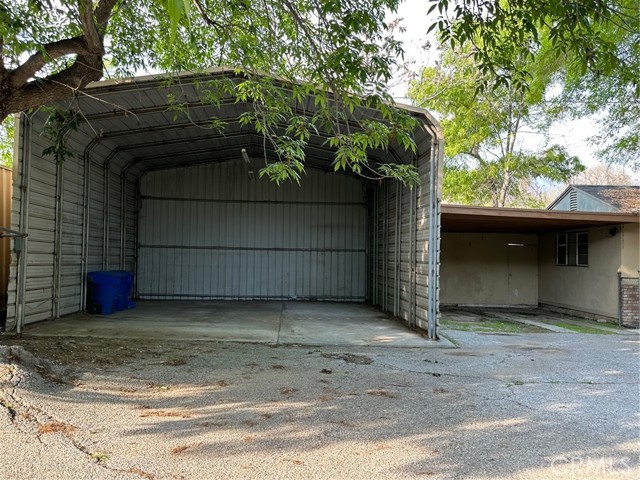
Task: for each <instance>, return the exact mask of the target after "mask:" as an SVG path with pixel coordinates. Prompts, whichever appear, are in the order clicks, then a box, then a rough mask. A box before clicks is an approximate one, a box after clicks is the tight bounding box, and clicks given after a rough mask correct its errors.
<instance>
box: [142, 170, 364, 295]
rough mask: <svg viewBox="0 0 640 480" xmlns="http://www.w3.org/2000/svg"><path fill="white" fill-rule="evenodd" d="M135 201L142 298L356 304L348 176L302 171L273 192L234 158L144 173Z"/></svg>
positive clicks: (358, 231) (354, 224) (358, 264)
mask: <svg viewBox="0 0 640 480" xmlns="http://www.w3.org/2000/svg"><path fill="white" fill-rule="evenodd" d="M141 194H142V203H141V205H142V207H141V211H140V222H139V228H140V237H139V241H140V247H139V256H140V258H139V270H138V282H139V292H140V295H141V297H143V298H272V299H276V298H277V299H281V298H318V299H332V300H358V301H361V300H364V296H365V238H364V232H365V212H366V210H365V205H364V200H363V194H362V187H361V182H360V180H359V179H357V178H354V177H351V176H346V175H338V174H332V173H324V172H319V171H315V170H313V169H309V171H308V172H307V174H306V176H305V177H304V178H303V179H302V181H301V186H300V187H298V186H296V185H289V184H288V185H284V186H282V187H277V186H276V185H274V184H273V183H270V182H268V181H267V180H264V179H258V178H256V179H254V180H250V179H249V177H248V174H247V166H246V165H245V164H244V163H242V162H241V161H240V162H235V163H226V164H210V165H201V166H196V167H190V168H182V169H175V170H167V171H159V172H152V173H150V174H148V175H146V176H145V177H144V178H143V179H142V181H141Z"/></svg>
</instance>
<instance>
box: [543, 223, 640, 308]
mask: <svg viewBox="0 0 640 480" xmlns="http://www.w3.org/2000/svg"><path fill="white" fill-rule="evenodd" d="M611 228H612V227H601V228H592V229H589V230H588V232H589V266H588V267H572V266H557V265H555V234H547V235H541V236H540V267H539V278H540V283H539V287H538V288H539V299H540V303H545V304H549V305H555V306H558V307H564V308H569V309H572V310H578V311H581V312H586V313H591V314H595V315H601V316H605V317H610V318H617V316H618V269H619V268H620V265H621V258H622V249H621V244H622V238H623V232H621V228H620V227H617V230H618V232H617V233H616V234H615V235H613V236H612V235H611V232H610V231H611ZM624 236H625V237H626V234H625V235H624ZM629 237H630V238H629V241H630V242H632V241H633V234H630V235H629ZM636 240H637V230H636ZM625 250H626V249H625ZM626 255H627V253H625V256H626ZM628 255H629V258H630V260H629V261H633V257H634V254H633V253H629V254H628ZM637 255H638V254H637V252H636V253H635V258H636V260H635V261H636V262H637ZM636 264H637V263H636Z"/></svg>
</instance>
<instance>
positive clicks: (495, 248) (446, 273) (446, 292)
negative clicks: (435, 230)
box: [440, 233, 538, 305]
mask: <svg viewBox="0 0 640 480" xmlns="http://www.w3.org/2000/svg"><path fill="white" fill-rule="evenodd" d="M510 243H511V244H522V246H515V245H512V246H509V244H510ZM440 261H441V264H440V302H441V303H442V304H445V305H446V304H470V305H537V304H538V263H537V262H538V241H537V237H536V236H535V235H518V234H503V233H485V234H483V233H443V234H442V242H441V257H440Z"/></svg>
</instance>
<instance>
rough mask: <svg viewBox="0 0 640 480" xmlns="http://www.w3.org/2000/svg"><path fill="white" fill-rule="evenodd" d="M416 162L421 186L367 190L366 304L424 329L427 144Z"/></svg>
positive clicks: (389, 185) (390, 185)
mask: <svg viewBox="0 0 640 480" xmlns="http://www.w3.org/2000/svg"><path fill="white" fill-rule="evenodd" d="M420 148H421V149H422V154H421V157H420V158H419V159H418V161H417V167H418V174H419V176H420V185H419V186H418V187H416V188H413V189H410V188H408V187H404V186H402V185H401V184H399V183H398V182H396V181H393V180H387V181H385V182H383V183H381V184H377V185H375V186H372V188H371V192H370V196H369V197H370V202H371V203H370V206H369V222H370V228H371V229H372V232H370V235H369V241H370V242H371V244H370V245H369V252H370V260H369V265H370V271H369V273H368V275H369V278H370V283H371V285H372V286H373V289H372V291H371V293H370V296H371V298H370V300H371V301H372V303H373V304H374V305H376V306H379V307H380V308H382V309H383V310H384V311H387V312H389V313H391V314H392V315H395V316H398V317H399V318H401V319H403V320H404V321H406V322H408V323H410V324H412V325H413V324H414V323H415V326H418V327H420V328H422V329H427V324H428V313H427V311H428V304H429V293H428V279H429V268H428V265H429V257H428V251H429V205H430V196H429V192H430V189H429V184H430V174H431V170H430V169H431V163H430V150H429V145H428V144H424V145H421V147H420Z"/></svg>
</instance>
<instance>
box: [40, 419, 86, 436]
mask: <svg viewBox="0 0 640 480" xmlns="http://www.w3.org/2000/svg"><path fill="white" fill-rule="evenodd" d="M75 430H77V428H76V427H74V426H73V425H68V424H66V423H62V422H47V423H42V424H40V425H39V426H38V433H39V434H40V435H46V434H48V433H62V434H63V435H68V434H69V433H71V432H73V431H75Z"/></svg>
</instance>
